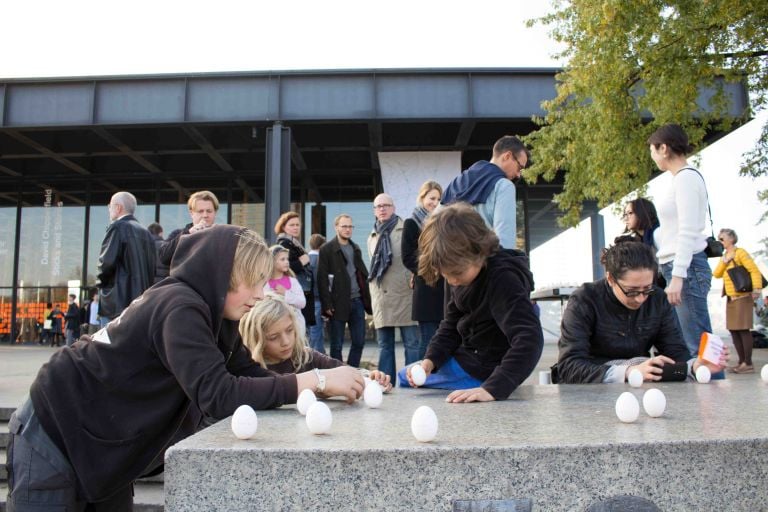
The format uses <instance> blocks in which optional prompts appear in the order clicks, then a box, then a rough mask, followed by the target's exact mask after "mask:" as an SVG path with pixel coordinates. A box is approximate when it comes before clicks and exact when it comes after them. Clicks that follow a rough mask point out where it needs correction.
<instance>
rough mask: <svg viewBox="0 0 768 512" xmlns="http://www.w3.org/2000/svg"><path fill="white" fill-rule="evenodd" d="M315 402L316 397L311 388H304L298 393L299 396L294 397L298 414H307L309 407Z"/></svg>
mask: <svg viewBox="0 0 768 512" xmlns="http://www.w3.org/2000/svg"><path fill="white" fill-rule="evenodd" d="M315 402H317V397H316V396H315V394H314V393H313V392H312V390H311V389H305V390H304V391H302V392H301V393H299V398H297V399H296V409H297V410H298V411H299V414H301V415H302V416H304V415H306V414H307V410H308V409H309V407H310V406H311V405H312V404H313V403H315Z"/></svg>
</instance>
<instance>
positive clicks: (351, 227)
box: [339, 224, 355, 229]
mask: <svg viewBox="0 0 768 512" xmlns="http://www.w3.org/2000/svg"><path fill="white" fill-rule="evenodd" d="M339 228H341V229H355V226H352V225H349V224H341V225H340V226H339Z"/></svg>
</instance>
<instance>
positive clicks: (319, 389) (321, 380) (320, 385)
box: [315, 368, 325, 393]
mask: <svg viewBox="0 0 768 512" xmlns="http://www.w3.org/2000/svg"><path fill="white" fill-rule="evenodd" d="M315 375H317V386H316V387H315V393H323V392H325V375H323V374H322V373H321V372H320V370H318V369H317V368H315Z"/></svg>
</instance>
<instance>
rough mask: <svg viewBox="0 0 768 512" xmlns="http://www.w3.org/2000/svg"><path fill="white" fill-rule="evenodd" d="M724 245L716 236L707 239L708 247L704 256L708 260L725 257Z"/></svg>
mask: <svg viewBox="0 0 768 512" xmlns="http://www.w3.org/2000/svg"><path fill="white" fill-rule="evenodd" d="M723 250H724V249H723V243H722V242H721V241H720V240H718V239H716V238H715V237H714V236H708V237H707V246H706V247H705V248H704V254H706V255H707V258H720V257H722V256H723Z"/></svg>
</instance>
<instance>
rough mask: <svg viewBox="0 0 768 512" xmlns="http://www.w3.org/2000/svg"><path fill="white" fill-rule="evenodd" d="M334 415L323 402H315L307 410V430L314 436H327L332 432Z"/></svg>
mask: <svg viewBox="0 0 768 512" xmlns="http://www.w3.org/2000/svg"><path fill="white" fill-rule="evenodd" d="M332 423H333V415H332V414H331V410H330V409H329V408H328V406H327V405H325V403H323V402H315V403H313V404H312V405H310V406H309V409H307V428H308V429H309V431H310V432H312V433H313V434H327V433H328V432H330V431H331V424H332Z"/></svg>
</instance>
